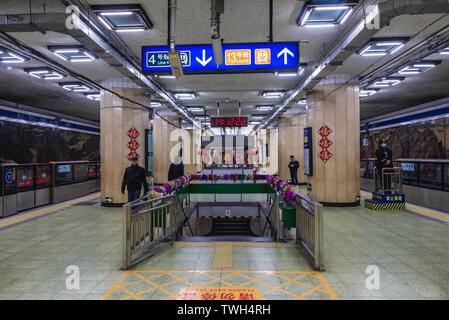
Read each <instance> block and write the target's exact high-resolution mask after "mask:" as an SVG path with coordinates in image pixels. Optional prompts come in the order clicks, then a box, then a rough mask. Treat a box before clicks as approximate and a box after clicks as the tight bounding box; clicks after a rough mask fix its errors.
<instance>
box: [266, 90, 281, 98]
mask: <svg viewBox="0 0 449 320" xmlns="http://www.w3.org/2000/svg"><path fill="white" fill-rule="evenodd" d="M262 96H263V97H264V98H267V99H279V98H282V97H283V96H284V92H283V91H264V92H263V93H262Z"/></svg>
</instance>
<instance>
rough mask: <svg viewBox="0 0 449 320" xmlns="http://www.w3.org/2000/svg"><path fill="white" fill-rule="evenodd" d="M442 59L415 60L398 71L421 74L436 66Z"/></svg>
mask: <svg viewBox="0 0 449 320" xmlns="http://www.w3.org/2000/svg"><path fill="white" fill-rule="evenodd" d="M439 63H441V61H421V62H414V63H412V64H410V65H408V66H406V67H403V68H402V69H400V70H399V71H398V73H400V74H420V73H423V72H426V71H429V70H430V69H433V68H435V67H436V66H437V65H438V64H439Z"/></svg>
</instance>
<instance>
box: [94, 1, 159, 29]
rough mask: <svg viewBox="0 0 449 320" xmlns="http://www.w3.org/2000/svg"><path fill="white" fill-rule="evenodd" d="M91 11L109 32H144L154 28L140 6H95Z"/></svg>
mask: <svg viewBox="0 0 449 320" xmlns="http://www.w3.org/2000/svg"><path fill="white" fill-rule="evenodd" d="M91 9H92V11H93V12H94V13H96V14H97V17H98V20H100V21H101V23H103V24H104V25H105V26H106V27H107V28H108V29H109V30H114V31H117V32H142V31H145V30H147V29H152V28H153V24H152V22H151V20H150V18H149V17H148V15H147V14H146V12H145V10H144V9H143V7H142V6H141V5H140V4H126V5H125V4H123V5H93V6H91Z"/></svg>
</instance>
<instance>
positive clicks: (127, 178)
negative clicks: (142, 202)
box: [122, 158, 148, 202]
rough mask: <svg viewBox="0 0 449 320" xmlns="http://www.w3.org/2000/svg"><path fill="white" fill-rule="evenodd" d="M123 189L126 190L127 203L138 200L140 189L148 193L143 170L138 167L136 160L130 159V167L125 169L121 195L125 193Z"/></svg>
mask: <svg viewBox="0 0 449 320" xmlns="http://www.w3.org/2000/svg"><path fill="white" fill-rule="evenodd" d="M125 187H127V188H128V202H131V201H134V200H137V199H139V198H140V191H141V190H142V187H143V189H144V191H145V193H148V183H147V179H146V172H145V169H144V168H142V167H139V163H138V158H132V159H131V166H130V167H128V168H126V169H125V174H124V175H123V182H122V193H123V194H124V193H125Z"/></svg>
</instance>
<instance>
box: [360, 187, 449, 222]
mask: <svg viewBox="0 0 449 320" xmlns="http://www.w3.org/2000/svg"><path fill="white" fill-rule="evenodd" d="M360 195H361V196H362V197H364V198H367V199H372V194H371V192H367V191H363V190H360ZM405 209H406V210H408V211H410V212H413V213H417V214H419V215H422V216H425V217H428V218H431V219H436V220H439V221H442V222H445V223H446V224H448V225H449V214H446V213H444V212H440V211H437V210H433V209H429V208H424V207H421V206H418V205H416V204H412V203H409V202H406V204H405Z"/></svg>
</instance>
